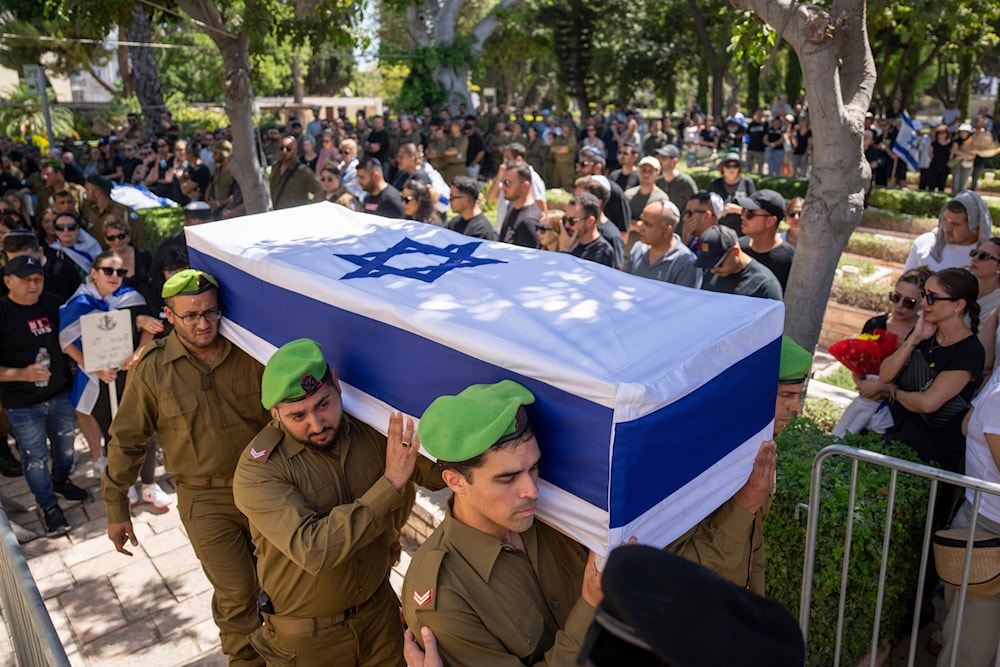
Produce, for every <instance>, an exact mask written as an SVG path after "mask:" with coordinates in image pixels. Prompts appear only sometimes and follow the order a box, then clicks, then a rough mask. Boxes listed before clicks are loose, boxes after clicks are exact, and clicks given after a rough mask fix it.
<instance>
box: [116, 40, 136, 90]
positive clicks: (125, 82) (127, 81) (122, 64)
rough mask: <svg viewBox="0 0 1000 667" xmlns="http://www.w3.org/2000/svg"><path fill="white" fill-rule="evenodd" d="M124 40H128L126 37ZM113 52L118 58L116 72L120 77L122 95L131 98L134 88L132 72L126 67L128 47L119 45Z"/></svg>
mask: <svg viewBox="0 0 1000 667" xmlns="http://www.w3.org/2000/svg"><path fill="white" fill-rule="evenodd" d="M125 39H126V40H128V36H126V37H125ZM115 51H116V55H117V57H118V71H119V72H121V75H122V95H124V96H125V97H132V95H133V94H134V93H135V87H134V86H133V85H132V72H131V70H130V69H129V66H128V47H127V46H125V45H120V46H119V47H118V48H117V49H115Z"/></svg>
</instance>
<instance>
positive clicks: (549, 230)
mask: <svg viewBox="0 0 1000 667" xmlns="http://www.w3.org/2000/svg"><path fill="white" fill-rule="evenodd" d="M538 231H540V232H554V231H556V229H555V227H543V226H542V225H539V226H538Z"/></svg>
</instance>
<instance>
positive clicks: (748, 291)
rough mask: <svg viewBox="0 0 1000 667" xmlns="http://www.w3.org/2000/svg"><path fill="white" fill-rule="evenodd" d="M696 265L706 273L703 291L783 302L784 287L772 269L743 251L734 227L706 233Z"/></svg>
mask: <svg viewBox="0 0 1000 667" xmlns="http://www.w3.org/2000/svg"><path fill="white" fill-rule="evenodd" d="M695 265H696V266H697V267H698V268H699V269H701V270H702V271H704V272H705V274H704V277H703V280H702V283H701V288H702V289H705V290H709V291H710V292H725V293H726V294H737V295H739V296H756V297H761V298H764V299H775V300H777V301H781V283H779V282H778V279H777V278H775V277H774V274H773V273H771V270H770V269H768V268H767V267H766V266H764V265H763V264H761V263H760V262H758V261H757V260H755V259H753V258H752V257H750V256H749V255H747V254H746V253H745V252H743V251H742V250H741V249H740V244H739V238H738V237H737V236H736V232H735V231H733V229H732V228H730V227H726V226H725V225H715V226H714V227H709V228H708V229H706V230H705V231H704V232H703V233H702V235H701V239H700V240H699V241H698V259H697V261H696V262H695Z"/></svg>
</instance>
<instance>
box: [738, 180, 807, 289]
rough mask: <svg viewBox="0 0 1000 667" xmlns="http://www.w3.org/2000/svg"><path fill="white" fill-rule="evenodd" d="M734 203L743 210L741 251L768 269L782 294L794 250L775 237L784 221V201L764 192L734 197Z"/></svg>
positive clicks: (793, 256)
mask: <svg viewBox="0 0 1000 667" xmlns="http://www.w3.org/2000/svg"><path fill="white" fill-rule="evenodd" d="M736 202H737V203H738V204H739V205H740V206H742V207H743V213H742V218H741V219H742V222H741V231H742V232H743V236H741V237H740V250H742V251H743V252H744V253H746V254H747V255H749V256H750V257H752V258H754V259H755V260H757V261H758V262H760V263H761V264H763V265H764V266H766V267H767V268H769V269H771V273H773V274H774V277H775V278H777V279H778V282H779V283H781V292H782V294H784V291H785V287H786V286H787V285H788V275H789V274H790V273H791V271H792V260H794V259H795V248H793V247H792V246H791V245H790V244H788V243H785V242H784V241H783V240H782V239H781V236H779V235H778V223H779V222H781V221H782V220H783V219H784V217H785V198H784V197H782V196H781V195H780V194H778V193H777V192H775V191H774V190H766V189H765V190H758V191H757V192H755V193H753V194H752V195H749V196H737V197H736Z"/></svg>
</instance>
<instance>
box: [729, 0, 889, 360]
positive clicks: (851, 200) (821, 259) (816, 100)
mask: <svg viewBox="0 0 1000 667" xmlns="http://www.w3.org/2000/svg"><path fill="white" fill-rule="evenodd" d="M733 4H734V5H735V6H736V7H737V8H740V9H751V10H753V11H754V12H756V13H757V15H758V16H760V17H761V18H762V19H764V20H765V21H767V23H769V24H770V25H771V26H772V27H780V26H781V25H783V23H784V21H785V18H786V17H787V16H788V15H789V12H791V13H792V14H791V21H790V23H789V25H788V27H787V28H786V29H785V32H784V38H785V39H787V40H788V42H789V43H790V44H791V45H792V47H793V48H794V49H795V52H796V53H797V54H798V56H799V60H800V63H801V66H802V76H803V82H804V84H805V89H806V94H807V96H808V98H809V120H810V121H811V122H810V128H811V129H812V132H813V167H812V177H811V180H810V181H809V190H808V192H807V194H806V202H805V206H804V207H803V211H802V232H801V237H800V239H799V243H798V245H797V246H796V249H795V261H794V262H793V263H792V272H791V276H790V277H789V280H788V292H787V293H786V294H785V308H786V313H785V333H786V334H788V335H789V336H790V337H791V338H793V339H794V340H795V341H796V342H797V343H798V344H799V345H801V346H803V347H804V348H806V349H807V350H812V349H814V348H815V346H816V342H817V341H818V340H819V333H820V329H821V328H822V325H823V315H824V311H825V307H826V302H827V300H828V299H829V296H830V287H831V285H832V284H833V277H834V273H835V271H836V269H837V261H838V259H839V258H840V255H841V253H842V252H843V250H844V247H845V246H846V245H847V241H848V239H849V238H850V236H851V233H852V232H853V231H854V229H855V228H856V227H857V225H858V222H860V220H861V212H862V210H863V209H864V198H865V193H866V191H867V190H868V188H869V185H870V183H871V169H870V168H869V167H868V163H867V162H865V160H864V158H863V152H862V138H863V127H864V117H865V112H866V110H867V109H868V105H869V104H870V103H871V98H872V90H873V87H874V85H875V76H876V75H875V63H874V60H873V59H872V53H871V46H870V44H869V42H868V33H867V27H866V16H865V0H834V2H833V6H832V8H831V13H830V14H828V13H827V12H826V11H824V10H823V9H821V8H819V7H817V6H815V5H805V4H799V3H796V2H792V1H790V0H776V1H775V0H735V1H734V3H733ZM831 14H832V15H833V16H835V17H836V19H832V18H831Z"/></svg>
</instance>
